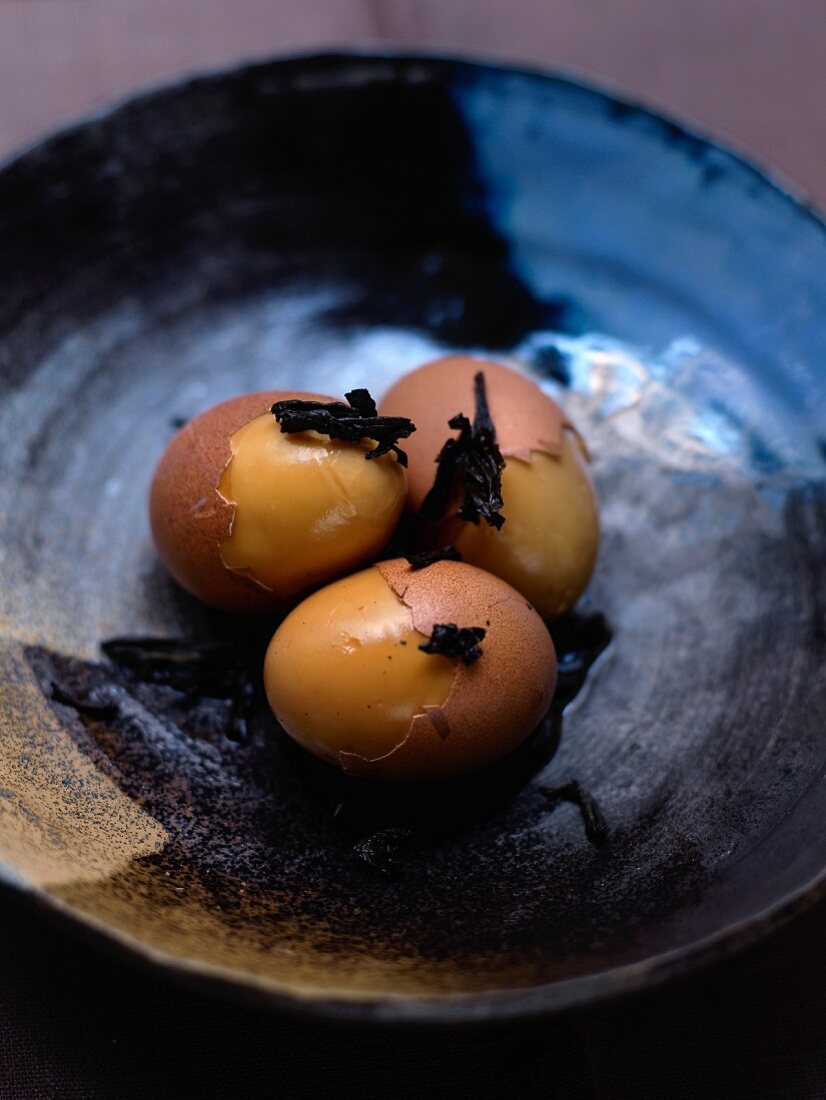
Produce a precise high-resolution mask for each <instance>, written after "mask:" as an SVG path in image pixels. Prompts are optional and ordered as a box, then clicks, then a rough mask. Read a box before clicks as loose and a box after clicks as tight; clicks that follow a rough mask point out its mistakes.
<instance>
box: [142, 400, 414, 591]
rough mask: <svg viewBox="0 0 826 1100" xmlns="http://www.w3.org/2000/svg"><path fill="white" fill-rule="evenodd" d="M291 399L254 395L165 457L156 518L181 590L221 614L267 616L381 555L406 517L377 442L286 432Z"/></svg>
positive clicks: (401, 489)
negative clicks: (278, 405) (278, 414)
mask: <svg viewBox="0 0 826 1100" xmlns="http://www.w3.org/2000/svg"><path fill="white" fill-rule="evenodd" d="M286 398H303V399H305V400H322V401H328V400H331V399H330V398H324V397H319V395H317V394H307V393H293V392H290V393H285V392H280V391H272V392H264V393H254V394H247V395H244V396H242V397H236V398H233V399H231V400H229V401H225V402H223V404H220V405H216V406H215V407H214V408H212V409H209V410H208V411H207V412H205V413H202V414H201V415H200V416H198V417H196V418H195V419H194V420H192V421H190V423H189V424H187V425H186V426H185V427H184V428H183V429H182V430H181V431H180V432H179V433H178V435H176V436H175V438H174V439H173V440H172V442H171V443H170V444H169V446H168V447H167V449H166V451H165V452H164V454H163V456H162V457H161V460H160V462H159V463H158V467H157V469H156V471H155V476H154V479H153V482H152V487H151V490H150V499H149V514H150V522H151V526H152V534H153V538H154V540H155V545H156V547H157V550H158V553H159V555H160V557H161V560H162V561H163V563H164V564H165V565H166V567H167V569H168V570H169V572H170V573H171V574H172V576H173V577H174V578H175V580H176V581H178V583H179V584H180V585H181V586H182V587H183V588H185V589H187V591H189V592H191V593H192V594H193V595H194V596H197V597H198V598H199V599H201V600H203V601H204V602H205V603H208V604H210V605H212V606H213V607H217V608H219V609H221V610H224V611H234V612H263V611H267V610H273V609H277V608H280V607H283V606H285V605H288V604H289V603H290V602H292V601H294V600H295V599H296V598H298V597H300V596H301V595H302V594H303V593H305V592H307V591H309V590H311V589H312V588H313V587H316V586H318V585H320V584H324V583H326V582H327V581H329V580H331V579H332V578H333V577H335V576H338V575H340V574H341V573H345V572H348V571H349V570H351V569H353V568H358V566H360V565H363V564H364V563H365V562H367V561H369V560H370V559H371V558H375V557H376V556H378V555H379V554H380V553H381V551H382V549H383V548H384V546H385V545H386V544H387V542H388V540H389V538H390V537H391V535H392V533H393V530H394V528H395V526H396V524H397V522H398V519H399V516H400V514H401V512H402V510H403V508H404V499H405V491H406V479H405V473H404V470H403V469H402V467H401V466H400V465H399V463H398V462H397V460H396V458H395V456H394V455H392V454H388V455H383V456H382V457H380V458H378V459H372V460H369V461H367V460H365V455H366V453H367V452H368V451H369V450H370V449H372V447H373V446H374V444H373V443H372V442H371V441H369V440H363V441H361V442H358V443H352V442H342V441H338V440H332V439H330V438H328V437H327V436H324V435H320V434H318V433H316V432H311V431H308V432H298V433H293V434H285V433H283V432H282V431H281V428H280V426H279V424H278V422H277V421H276V419H275V417H274V416H273V415H272V413H271V412H270V408H271V406H272V404H273V403H274V402H275V401H280V400H284V399H286Z"/></svg>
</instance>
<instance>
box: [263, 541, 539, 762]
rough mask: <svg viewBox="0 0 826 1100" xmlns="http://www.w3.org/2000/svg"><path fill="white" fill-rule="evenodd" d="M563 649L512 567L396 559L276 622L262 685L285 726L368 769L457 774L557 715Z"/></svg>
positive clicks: (308, 744)
mask: <svg viewBox="0 0 826 1100" xmlns="http://www.w3.org/2000/svg"><path fill="white" fill-rule="evenodd" d="M555 683H556V654H555V651H554V646H553V642H552V641H551V637H550V635H549V633H548V630H547V628H546V627H545V625H544V623H543V622H542V619H541V618H540V616H539V615H538V614H537V613H536V611H534V609H533V608H532V607H531V606H530V605H529V604H528V602H527V601H526V600H525V598H524V597H523V596H522V595H521V594H520V593H519V592H517V591H516V590H515V589H513V588H512V587H511V586H510V585H508V584H506V583H505V582H504V581H502V580H501V579H500V578H498V577H495V576H493V575H491V574H490V573H486V572H484V571H483V570H481V569H477V568H475V567H474V566H472V565H467V564H464V563H462V562H457V561H452V560H442V561H436V562H435V563H434V564H431V565H427V566H426V567H425V568H414V566H413V565H411V564H410V563H409V562H408V561H407V560H406V559H403V558H398V559H394V560H392V561H387V562H382V563H379V564H378V565H374V566H371V567H369V568H367V569H365V570H363V571H361V572H359V573H356V574H354V575H353V576H349V577H346V578H344V579H343V580H339V581H336V582H334V583H333V584H330V585H328V586H327V587H325V588H322V589H320V590H319V591H317V592H315V593H314V594H313V595H311V596H309V597H308V598H307V599H305V600H304V601H303V602H302V603H300V604H299V605H298V606H297V607H295V608H294V609H293V610H292V611H291V612H290V614H289V615H288V616H287V617H286V618H285V619H284V621H283V622H282V624H281V626H280V627H279V628H278V630H277V631H276V632H275V635H274V636H273V639H272V641H271V643H270V645H269V648H268V650H267V654H266V658H265V662H264V686H265V690H266V694H267V699H268V701H269V704H270V707H271V709H272V711H273V713H274V715H275V716H276V718H277V719H278V721H279V723H280V724H281V726H282V727H283V729H284V730H285V731H286V732H287V733H288V734H289V735H290V736H291V737H292V738H293V739H294V740H295V741H297V742H298V743H299V744H300V745H301V746H303V747H304V748H305V749H307V750H308V751H309V752H311V753H313V754H314V755H316V756H318V757H320V758H322V759H324V760H326V761H328V762H330V763H332V764H336V765H338V766H339V767H340V768H342V769H343V771H344V772H346V773H348V774H351V775H356V776H361V777H363V778H368V779H379V780H395V781H423V780H439V779H448V778H452V777H455V776H459V775H464V774H466V773H468V772H473V771H477V770H479V769H481V768H484V767H486V766H487V765H490V764H493V763H495V762H496V761H497V760H499V759H501V758H502V757H504V756H506V755H507V754H508V753H510V752H511V751H513V750H514V749H515V748H516V747H517V746H518V745H519V744H521V743H522V742H523V741H524V740H525V739H526V738H527V737H528V736H529V735H530V734H531V732H532V731H533V730H534V729H535V728H536V726H537V725H538V724H539V723H540V722H541V720H542V719H543V717H544V716H545V714H546V712H547V710H548V707H549V706H550V703H551V699H552V696H553V692H554V687H555Z"/></svg>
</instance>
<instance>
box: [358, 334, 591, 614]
mask: <svg viewBox="0 0 826 1100" xmlns="http://www.w3.org/2000/svg"><path fill="white" fill-rule="evenodd" d="M480 371H481V372H482V374H483V375H484V379H485V389H486V393H487V400H488V406H489V409H490V415H491V420H492V421H493V425H494V427H495V430H496V438H497V442H498V445H499V448H500V451H501V453H502V457H503V458H504V460H505V468H504V470H503V472H502V498H503V501H504V504H503V507H502V510H501V511H502V515H503V516H504V517H505V522H504V524H503V526H502V527H501V529H500V530H497V529H496V528H495V527H492V526H489V525H488V524H487V523H486V522H485V521H484V520H480V522H479V523H478V524H474V523H472V522H468V521H464V520H463V519H461V517H459V516H458V515H457V508H458V504H459V502H460V500H461V492H460V491H458V490H457V496H456V498H455V500H454V501H453V502H452V503H451V505H450V506H449V507H448V508H447V509H446V511H445V514H444V516H443V518H442V519H441V520H438V521H436V522H432V523H429V524H428V525H427V526H425V527H423V528H422V531H421V535H422V540H423V542H424V543H425V544H426V545H431V546H440V545H445V544H446V543H450V542H452V543H453V544H454V545H455V546H456V547H457V549H458V550H459V551H460V552H461V554H462V557H463V559H464V560H465V561H466V562H470V563H471V564H473V565H478V566H480V567H481V568H483V569H487V570H490V571H491V572H492V573H495V574H496V575H497V576H499V577H502V578H503V579H504V580H506V581H508V582H509V583H510V584H512V585H513V586H514V587H515V588H517V589H518V590H519V591H520V592H522V593H523V594H524V595H525V596H526V597H527V599H528V600H530V602H531V603H532V604H533V605H534V607H535V608H536V609H537V611H538V612H539V613H540V614H541V615H542V616H543V618H545V619H553V618H556V617H557V616H559V615H562V614H564V612H566V611H568V610H569V609H570V608H571V607H573V605H574V604H575V603H576V601H577V600H578V599H579V597H580V596H581V595H582V592H583V591H584V590H585V588H586V586H587V584H588V581H589V580H590V578H591V574H592V572H593V569H594V565H595V563H596V557H597V549H598V546H599V515H598V510H597V500H596V494H595V492H594V487H593V483H592V481H591V478H590V475H589V472H588V465H589V460H588V452H587V449H586V447H585V444H584V443H583V441H582V438H581V436H580V435H579V433H578V432H577V431H576V429H575V428H574V426H573V424H572V423H571V422H570V420H569V419H568V418H567V416H566V414H565V413H564V412H563V410H562V409H561V408H560V407H559V406H558V405H557V404H556V403H555V402H554V401H552V400H551V398H549V397H548V396H547V395H546V394H544V393H543V392H542V391H541V390H540V389H539V387H538V386H537V385H535V383H533V382H532V381H531V380H530V379H529V378H526V377H525V376H524V375H521V374H518V373H517V372H516V371H513V370H510V369H509V368H508V367H504V366H502V364H500V363H494V362H491V361H489V360H485V359H478V358H475V357H473V356H462V355H456V356H448V357H446V358H443V359H437V360H434V361H433V362H431V363H426V364H425V365H424V366H422V367H419V368H418V369H417V370H414V371H411V372H410V373H409V374H406V375H404V377H402V378H401V379H400V380H399V381H398V382H397V383H396V384H395V385H394V386H393V387H392V388H391V389H390V390H389V391H388V392H387V394H386V395H385V397H384V399H383V401H382V402H381V406H380V411H381V412H382V414H384V415H394V414H395V413H396V412H397V410H401V409H402V408H404V409H405V410H407V412H406V413H405V415H408V416H410V417H411V418H412V419H413V420H414V421H415V422H416V426H417V431H416V434H415V435H414V436H413V437H412V438H411V439H410V441H409V444H408V447H407V450H408V454H409V460H410V466H409V470H408V482H409V493H408V507H409V509H410V510H411V511H412V512H414V513H418V512H419V510H420V509H421V506H422V504H423V502H424V500H425V497H426V496H427V494H428V492H429V491H430V488H431V486H432V485H433V481H434V478H435V475H436V470H437V466H436V458H437V456H438V454H439V452H440V451H441V449H442V447H443V445H444V443H445V440H446V439H448V438H450V437H451V436H452V437H455V436H456V435H457V434H458V433H457V432H456V431H455V430H454V429H452V428H450V426H449V425H448V421H449V420H450V419H451V417H453V416H454V415H455V414H456V413H459V412H462V413H464V414H465V415H466V416H467V417H468V418H469V419H470V420H471V421H472V420H473V418H474V411H475V396H474V378H475V376H476V374H477V373H478V372H480Z"/></svg>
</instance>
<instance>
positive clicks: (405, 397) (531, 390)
mask: <svg viewBox="0 0 826 1100" xmlns="http://www.w3.org/2000/svg"><path fill="white" fill-rule="evenodd" d="M480 370H481V371H483V372H484V375H485V385H486V389H487V395H488V406H489V407H490V413H491V417H492V419H493V423H494V425H495V426H496V437H497V441H498V443H499V449H500V450H501V452H502V455H503V456H504V457H505V458H508V457H512V458H521V459H523V460H524V461H529V460H530V457H531V451H544V452H545V453H547V454H550V455H559V454H560V452H561V449H562V433H563V430H564V429H566V428H568V429H571V430H572V431H574V432H575V433H576V429H575V428H574V426H573V425H572V424H571V422H570V420H569V419H568V417H567V415H566V414H565V412H564V411H563V410H562V409H561V408H560V407H559V405H557V404H556V402H554V401H552V400H551V398H550V397H548V396H547V394H544V393H543V392H542V390H540V388H539V387H538V386H537V385H536V383H534V382H532V381H531V379H530V378H527V377H525V375H523V374H519V373H518V372H517V371H514V370H511V369H510V368H509V367H505V366H503V365H502V364H501V363H495V362H493V361H491V360H489V359H481V358H476V357H475V356H471V355H448V356H445V357H444V358H442V359H434V360H433V361H432V362H430V363H425V364H424V366H421V367H418V368H417V369H416V370H413V371H410V373H409V374H406V375H404V376H403V377H402V378H400V379H399V381H398V382H396V383H395V385H393V386H391V388H390V389H389V390H388V391H387V393H386V394H385V395H384V398H383V399H382V401H381V403H380V406H379V412H380V413H381V414H382V416H407V417H409V418H410V419H411V420H412V421H413V423H414V424H415V425H416V431H415V432H414V433H413V435H412V436H411V437H410V439H408V440H406V442H405V449H406V450H407V452H408V456H409V459H410V465H409V467H408V471H407V474H408V504H409V507H410V510H411V511H412V512H418V510H419V509H420V508H421V505H422V501H423V500H424V498H425V497H426V496H427V493H428V492H429V490H430V488H431V487H432V485H433V479H434V477H435V476H436V456H437V455H438V454H439V451H440V450H441V449H442V447H443V445H444V442H445V440H446V439H447V438H448V437H449V436H450V435H457V434H458V432H456V431H454V430H453V429H452V428H450V427H449V426H448V420H450V418H451V417H452V416H455V415H456V413H460V412H462V413H464V414H465V416H467V417H468V419H470V420H471V421H472V420H473V414H474V410H475V398H474V385H473V379H474V376H475V375H476V373H477V372H478V371H480ZM578 438H579V437H578ZM579 442H580V445H581V446H582V447H583V453H584V454H585V456H586V457H587V453H586V452H585V450H584V445H583V444H582V440H581V439H580V440H579Z"/></svg>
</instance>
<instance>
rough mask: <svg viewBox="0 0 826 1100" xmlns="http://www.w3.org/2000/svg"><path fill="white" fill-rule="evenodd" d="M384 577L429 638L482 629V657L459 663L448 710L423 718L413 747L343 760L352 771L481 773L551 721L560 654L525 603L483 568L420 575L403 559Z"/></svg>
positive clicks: (442, 568)
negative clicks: (444, 627)
mask: <svg viewBox="0 0 826 1100" xmlns="http://www.w3.org/2000/svg"><path fill="white" fill-rule="evenodd" d="M376 568H377V569H378V570H379V572H380V573H381V574H382V576H383V577H384V579H385V580H386V581H387V583H388V584H389V585H390V587H391V588H392V589H393V591H394V592H395V593H396V595H397V596H398V597H399V598H400V599H401V600H402V601H403V602H404V603H405V604H406V605H407V606H408V607H409V608H410V610H411V613H412V618H413V625H414V627H415V628H416V630H418V631H419V632H420V633H421V634H424V635H425V636H427V637H430V635H431V634H432V633H433V627H434V625H435V624H436V623H449V622H452V623H456V625H457V626H459V627H470V626H481V627H484V629H485V631H486V634H485V637H484V639H483V641H482V643H481V648H482V656H481V657H480V658H479V659H478V660H476V661H474V662H473V664H470V665H465V664H463V663H462V662H461V661H458V660H457V662H456V674H455V676H454V679H453V686H452V687H451V689H450V691H449V692H448V696H447V698H446V699H445V702H444V704H443V705H442V707H441V708H434V707H428V708H426V710H425V713H423V714H420V715H416V716H415V717H414V718H413V720H412V722H411V724H410V731H409V733H408V735H407V737H406V738H405V739H404V741H402V743H401V744H400V745H398V746H397V747H396V748H395V749H393V751H392V752H390V753H388V754H387V755H385V756H382V757H379V758H378V759H374V760H366V759H364V758H363V757H361V756H358V755H357V754H355V753H345V752H342V753H339V763H340V765H341V767H342V768H343V769H344V771H346V772H348V773H350V774H352V775H359V776H362V777H364V778H368V779H382V780H418V781H422V780H434V779H448V778H453V777H455V776H459V775H465V774H467V773H468V772H472V771H478V770H479V769H481V768H484V767H486V766H488V765H489V764H493V763H494V762H495V761H497V760H499V759H501V758H502V757H504V756H506V755H507V754H508V753H509V752H512V751H513V750H514V749H515V748H517V746H518V745H520V744H521V743H522V741H524V740H525V738H526V737H527V736H529V734H530V733H531V732H532V731H533V730H534V729H535V728H536V726H537V725H538V724H539V723H540V722H541V721H542V719H543V718H544V716H545V714H546V713H547V710H548V707H549V706H550V704H551V699H552V698H553V693H554V688H555V687H556V651H555V650H554V645H553V642H552V640H551V636H550V634H549V633H548V631H547V629H546V627H545V624H544V623H543V622H542V620H541V619H540V617H539V615H537V613H536V612H535V611H534V610H533V608H531V606H530V605H529V604H528V603H527V602H526V600H525V599H524V597H523V596H520V594H519V593H518V592H517V591H516V589H514V588H511V586H510V585H508V584H506V583H505V582H504V581H502V580H499V578H498V577H494V576H493V575H492V574H490V573H486V572H484V571H483V570H481V569H476V568H475V566H472V565H465V564H464V563H462V562H454V561H440V562H436V563H435V564H434V565H430V566H427V567H426V568H425V569H419V570H414V569H412V568H411V567H410V565H409V564H408V562H407V561H405V560H404V559H403V558H397V559H394V560H393V561H388V562H381V563H379V564H378V565H377V566H376Z"/></svg>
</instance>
